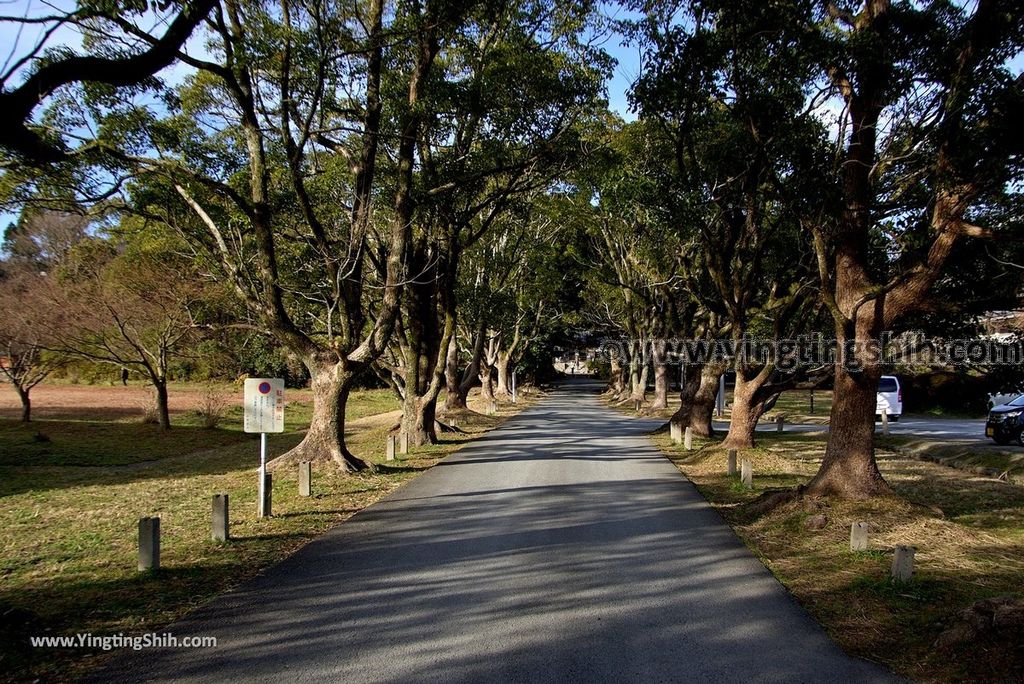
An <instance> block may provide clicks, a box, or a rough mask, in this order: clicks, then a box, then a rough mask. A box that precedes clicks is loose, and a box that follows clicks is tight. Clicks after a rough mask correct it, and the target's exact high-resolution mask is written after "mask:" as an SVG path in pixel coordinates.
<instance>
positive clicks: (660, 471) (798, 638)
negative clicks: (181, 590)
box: [100, 384, 894, 684]
mask: <svg viewBox="0 0 1024 684" xmlns="http://www.w3.org/2000/svg"><path fill="white" fill-rule="evenodd" d="M589 387H591V386H586V385H583V384H574V385H572V386H570V387H569V388H568V389H566V390H563V391H561V392H559V393H557V394H555V395H553V396H552V397H550V398H548V399H547V400H546V401H544V402H543V403H541V404H540V405H538V406H536V407H533V408H532V409H530V410H528V411H526V412H524V413H523V414H521V415H520V416H518V417H517V418H514V419H512V420H510V421H509V422H508V423H506V425H505V426H504V427H502V428H501V429H499V430H496V431H494V432H492V433H491V434H490V435H489V436H487V437H485V438H484V439H482V440H480V441H478V442H476V443H475V444H473V445H472V446H470V447H468V448H466V449H464V450H463V451H462V452H461V453H459V454H457V455H456V456H454V457H452V458H449V459H448V460H446V461H444V462H442V463H441V464H439V465H438V466H437V467H435V468H434V469H432V470H431V471H429V472H427V473H426V474H424V475H423V476H421V477H419V478H417V479H416V480H415V481H413V482H411V483H410V484H409V485H407V486H405V487H403V488H402V489H400V490H398V491H397V492H395V493H394V494H392V495H391V496H389V497H388V498H386V499H384V500H383V501H381V502H379V503H378V504H376V505H374V506H371V507H370V508H368V509H366V510H365V511H363V512H362V513H360V514H358V515H356V516H354V517H353V518H351V519H350V520H349V521H348V522H346V523H345V524H343V525H341V526H339V527H337V528H335V529H334V530H333V531H331V532H330V533H328V534H326V535H325V536H323V537H321V538H319V539H318V540H316V541H314V542H313V543H311V544H309V545H308V546H306V547H305V548H304V549H302V550H301V551H299V552H298V553H297V554H295V555H294V556H292V557H291V558H289V559H288V560H287V561H285V562H283V563H281V564H280V565H278V566H276V567H274V568H272V569H270V570H269V571H268V572H266V573H265V574H264V575H263V576H261V577H259V578H257V579H256V580H254V581H252V582H249V583H247V584H246V585H244V586H243V587H241V588H240V589H239V590H237V591H235V592H233V593H231V594H228V595H226V596H223V597H221V598H220V599H218V600H216V601H214V602H213V603H212V604H209V605H208V606H207V607H205V608H203V609H201V610H200V611H198V612H197V613H195V614H193V616H192V617H190V618H188V619H186V620H185V621H183V622H181V623H179V624H177V625H173V626H172V627H171V628H170V631H171V632H172V633H174V634H175V635H176V636H179V637H180V636H185V635H214V636H217V637H218V639H219V645H218V647H217V648H212V649H204V650H191V651H182V650H177V651H154V652H149V653H131V654H128V655H127V656H126V657H125V658H124V659H122V660H120V661H118V662H115V663H114V664H113V666H112V667H111V668H109V669H107V670H105V671H104V672H102V673H100V674H101V678H102V679H103V680H107V681H111V680H113V681H143V680H153V681H190V682H225V681H239V682H241V681H245V682H275V683H279V682H304V681H332V682H345V683H350V682H403V683H405V682H409V683H411V682H417V683H418V682H445V683H457V682H587V683H588V684H593V683H602V682H609V683H611V682H615V683H619V682H679V681H700V682H739V681H743V682H832V681H837V680H842V681H844V682H869V681H870V682H883V681H894V678H893V677H892V675H890V674H889V673H887V672H886V671H884V670H883V669H881V668H879V667H877V666H875V665H872V664H870V663H867V662H864V661H859V660H855V659H853V658H850V657H847V656H846V655H844V654H843V653H842V652H841V651H840V650H839V648H838V647H837V646H836V645H835V644H834V643H833V642H832V641H830V640H829V638H828V637H827V636H826V635H825V633H824V632H823V631H822V629H821V628H820V627H819V626H818V625H817V624H816V623H814V622H813V621H812V620H811V619H810V618H809V617H808V615H807V614H806V613H805V612H804V611H803V610H802V609H801V608H800V607H799V606H798V605H797V604H796V603H795V602H794V601H793V600H792V598H791V597H790V596H789V594H787V593H786V591H785V590H784V589H783V588H782V586H781V585H780V584H778V582H776V580H775V579H774V578H773V577H772V576H771V575H770V574H769V573H768V572H767V571H766V570H765V568H764V567H763V566H762V565H761V564H760V563H759V562H758V561H757V560H755V559H754V557H753V556H752V555H751V554H750V552H749V551H748V550H747V549H746V548H745V547H744V546H743V545H742V544H741V543H740V542H739V541H738V539H737V538H736V537H735V536H734V535H733V533H732V531H731V530H730V529H729V528H728V527H727V526H726V525H725V524H724V523H723V522H722V520H721V518H719V516H718V515H717V514H716V513H715V512H714V511H713V510H712V509H711V508H710V507H709V506H708V505H707V503H706V502H705V501H704V500H703V499H702V498H701V497H700V495H699V494H698V493H697V491H696V490H695V489H694V487H693V486H692V485H691V484H690V483H689V482H687V481H686V480H685V479H684V478H683V477H682V476H681V475H680V474H679V472H678V471H677V470H676V468H675V467H674V466H672V465H671V464H670V463H669V462H668V461H667V460H665V459H664V458H662V457H661V455H660V454H659V453H658V452H657V451H656V450H655V449H654V448H652V447H651V446H650V444H649V442H648V441H647V438H646V436H645V435H644V432H645V431H646V430H647V429H650V427H652V426H653V425H654V423H652V422H651V421H644V420H636V419H633V418H630V417H628V416H623V415H620V414H618V413H616V412H614V411H612V410H609V409H606V408H603V407H602V406H600V405H599V403H598V401H597V399H596V397H595V396H594V395H593V394H592V393H590V392H588V391H587V390H588V389H589ZM238 543H244V542H238Z"/></svg>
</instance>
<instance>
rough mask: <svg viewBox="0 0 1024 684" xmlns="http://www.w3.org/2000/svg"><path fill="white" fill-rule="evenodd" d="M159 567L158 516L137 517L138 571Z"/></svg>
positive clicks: (157, 568)
mask: <svg viewBox="0 0 1024 684" xmlns="http://www.w3.org/2000/svg"><path fill="white" fill-rule="evenodd" d="M159 569H160V518H139V572H146V571H147V570H159Z"/></svg>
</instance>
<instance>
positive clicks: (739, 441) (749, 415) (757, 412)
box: [722, 371, 764, 449]
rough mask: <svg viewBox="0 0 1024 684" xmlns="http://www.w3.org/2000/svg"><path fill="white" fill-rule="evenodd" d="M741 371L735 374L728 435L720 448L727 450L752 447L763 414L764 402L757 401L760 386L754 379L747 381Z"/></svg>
mask: <svg viewBox="0 0 1024 684" xmlns="http://www.w3.org/2000/svg"><path fill="white" fill-rule="evenodd" d="M743 375H744V374H743V373H742V372H741V371H737V373H736V387H735V388H734V389H733V392H732V412H731V416H732V417H731V419H730V420H729V434H727V435H726V436H725V441H723V442H722V446H723V447H726V448H728V449H749V448H751V447H753V446H754V431H755V430H756V429H757V421H758V420H759V419H760V418H761V414H763V413H764V401H758V399H757V390H758V389H760V387H761V384H762V383H759V382H758V381H757V379H756V378H754V379H751V380H747V379H746V378H745V377H743Z"/></svg>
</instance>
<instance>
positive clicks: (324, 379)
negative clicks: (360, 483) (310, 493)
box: [267, 361, 369, 473]
mask: <svg viewBox="0 0 1024 684" xmlns="http://www.w3.org/2000/svg"><path fill="white" fill-rule="evenodd" d="M306 368H307V369H308V370H309V373H310V376H311V378H312V380H311V381H310V389H311V390H312V391H313V417H312V419H311V420H310V423H309V430H308V431H307V432H306V436H305V437H304V438H303V439H302V441H301V442H299V444H298V445H297V446H296V447H295V448H294V449H291V450H290V451H288V452H287V453H285V454H284V455H282V456H279V457H278V458H275V459H274V460H272V461H270V463H268V464H267V465H268V468H270V469H275V468H279V467H281V466H283V465H289V464H294V463H298V462H299V461H312V462H317V463H333V464H334V465H336V466H338V467H339V468H340V469H341V470H343V471H345V472H350V473H352V472H357V471H360V470H364V469H365V468H367V467H368V465H369V464H368V463H367V462H366V461H364V460H362V459H360V458H357V457H356V456H354V455H352V453H351V452H350V451H349V450H348V448H347V447H346V446H345V405H346V404H347V403H348V395H349V392H350V391H351V389H352V381H353V380H354V379H355V374H354V373H352V372H351V371H347V370H346V369H345V368H344V367H343V364H341V363H331V362H329V361H325V362H315V361H309V362H306Z"/></svg>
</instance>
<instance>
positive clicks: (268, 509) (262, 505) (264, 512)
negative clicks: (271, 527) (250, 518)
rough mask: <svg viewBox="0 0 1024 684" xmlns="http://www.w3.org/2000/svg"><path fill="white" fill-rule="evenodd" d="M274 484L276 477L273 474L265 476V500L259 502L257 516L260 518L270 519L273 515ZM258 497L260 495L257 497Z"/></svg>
mask: <svg viewBox="0 0 1024 684" xmlns="http://www.w3.org/2000/svg"><path fill="white" fill-rule="evenodd" d="M273 482H274V476H273V475H272V474H271V473H267V474H265V475H264V476H263V498H262V499H260V500H259V502H258V503H259V506H258V509H259V510H258V511H257V515H258V516H259V517H260V518H269V517H270V516H271V515H272V514H273V513H272V511H273V506H272V505H271V501H272V500H273V498H274V497H273V493H274V491H273V490H274V488H273V486H272V484H273ZM257 496H258V495H257Z"/></svg>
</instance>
